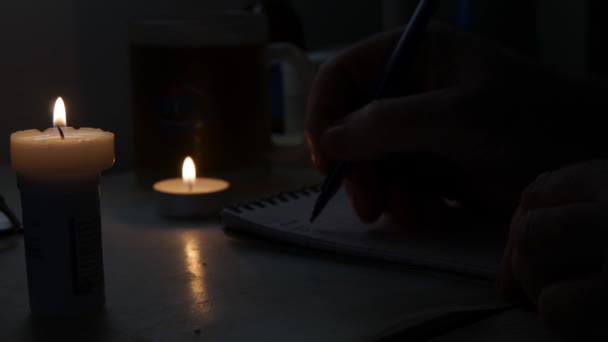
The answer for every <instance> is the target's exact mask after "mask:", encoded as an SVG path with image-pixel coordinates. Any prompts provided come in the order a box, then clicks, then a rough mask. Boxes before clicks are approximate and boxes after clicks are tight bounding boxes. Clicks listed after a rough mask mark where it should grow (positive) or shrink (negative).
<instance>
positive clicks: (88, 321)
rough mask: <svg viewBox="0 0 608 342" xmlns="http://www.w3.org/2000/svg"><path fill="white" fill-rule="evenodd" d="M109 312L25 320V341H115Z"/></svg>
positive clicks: (33, 317) (30, 317) (23, 336)
mask: <svg viewBox="0 0 608 342" xmlns="http://www.w3.org/2000/svg"><path fill="white" fill-rule="evenodd" d="M111 332H112V329H111V325H110V322H109V319H108V315H107V313H105V312H104V313H102V314H99V315H97V316H89V317H52V318H51V317H38V316H34V315H29V316H28V318H27V320H26V321H25V322H24V327H23V334H22V336H21V337H22V339H21V340H23V341H92V342H95V341H114V340H116V337H117V336H111V335H113V334H111Z"/></svg>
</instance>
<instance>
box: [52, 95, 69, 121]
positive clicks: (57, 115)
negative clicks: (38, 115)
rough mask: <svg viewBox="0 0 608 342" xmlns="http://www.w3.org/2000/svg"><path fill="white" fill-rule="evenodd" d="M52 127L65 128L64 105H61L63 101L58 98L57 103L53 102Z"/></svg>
mask: <svg viewBox="0 0 608 342" xmlns="http://www.w3.org/2000/svg"><path fill="white" fill-rule="evenodd" d="M53 126H55V127H65V126H67V121H66V118H65V104H64V103H63V99H62V98H61V97H58V98H57V101H55V108H54V109H53Z"/></svg>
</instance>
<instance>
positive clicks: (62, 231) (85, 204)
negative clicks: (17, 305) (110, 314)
mask: <svg viewBox="0 0 608 342" xmlns="http://www.w3.org/2000/svg"><path fill="white" fill-rule="evenodd" d="M99 178H100V176H99V175H96V176H93V177H89V178H85V179H73V180H67V181H39V180H35V179H32V178H28V177H26V176H24V175H21V174H18V175H17V180H18V185H19V190H20V192H21V206H22V213H23V226H24V237H25V258H26V267H27V280H28V290H29V298H30V308H31V310H32V313H33V314H34V315H43V316H49V315H51V316H58V315H59V316H63V315H68V316H80V315H86V314H92V313H98V312H100V311H102V310H103V308H104V306H105V289H104V271H103V252H102V240H101V216H100V210H99Z"/></svg>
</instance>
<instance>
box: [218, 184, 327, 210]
mask: <svg viewBox="0 0 608 342" xmlns="http://www.w3.org/2000/svg"><path fill="white" fill-rule="evenodd" d="M320 191H321V187H320V186H318V185H315V186H306V187H303V188H300V189H298V190H292V191H282V192H279V193H278V194H276V195H272V196H269V197H264V198H262V199H259V200H257V201H254V202H245V203H236V204H232V205H227V206H225V207H224V209H228V210H231V211H234V212H236V213H238V214H240V213H242V212H243V211H252V210H256V209H257V208H260V209H264V208H267V207H269V206H275V205H278V204H280V203H286V202H289V201H291V200H297V199H300V198H302V197H308V196H312V195H314V194H317V193H319V192H320Z"/></svg>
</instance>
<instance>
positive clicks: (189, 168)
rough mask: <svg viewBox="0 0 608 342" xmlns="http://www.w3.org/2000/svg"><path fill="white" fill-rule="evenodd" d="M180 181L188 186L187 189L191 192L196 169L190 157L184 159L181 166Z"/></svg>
mask: <svg viewBox="0 0 608 342" xmlns="http://www.w3.org/2000/svg"><path fill="white" fill-rule="evenodd" d="M182 180H183V181H184V184H186V186H188V189H190V190H192V187H194V182H196V167H195V166H194V161H193V160H192V158H190V157H186V159H184V164H183V165H182Z"/></svg>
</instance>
